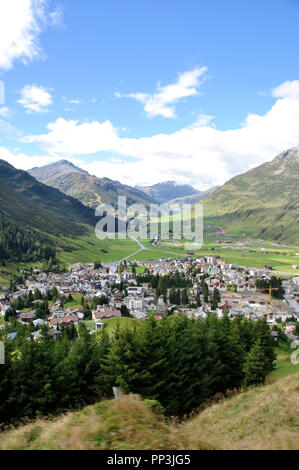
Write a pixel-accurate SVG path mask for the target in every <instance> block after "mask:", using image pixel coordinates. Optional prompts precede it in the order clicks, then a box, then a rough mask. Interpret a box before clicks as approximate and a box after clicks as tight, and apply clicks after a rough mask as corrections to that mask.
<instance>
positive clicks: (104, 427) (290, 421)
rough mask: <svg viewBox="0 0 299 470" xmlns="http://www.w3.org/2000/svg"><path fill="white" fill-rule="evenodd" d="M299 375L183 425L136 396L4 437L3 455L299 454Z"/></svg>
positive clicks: (0, 446)
mask: <svg viewBox="0 0 299 470" xmlns="http://www.w3.org/2000/svg"><path fill="white" fill-rule="evenodd" d="M298 407H299V373H296V374H293V375H290V376H287V377H284V378H281V379H279V380H277V381H275V382H274V383H271V384H269V385H265V386H261V387H257V388H252V389H250V390H248V391H245V392H242V393H240V394H238V395H235V396H232V397H231V398H226V399H223V400H221V401H220V402H218V403H215V404H214V405H212V406H209V407H207V408H206V409H205V410H204V411H202V412H201V413H199V414H197V415H194V417H193V418H191V419H190V420H189V421H186V422H184V423H182V424H176V423H174V422H171V421H170V422H169V421H168V422H166V421H165V420H164V418H163V416H162V415H161V414H159V412H157V411H154V410H153V408H151V407H150V406H149V404H148V403H147V402H146V401H142V400H141V399H140V398H138V397H137V396H135V395H129V396H125V397H123V398H122V399H121V400H109V401H103V402H100V403H98V404H96V405H91V406H88V407H85V408H83V409H82V410H81V411H79V412H71V413H68V414H65V415H63V416H62V417H59V418H56V419H53V420H37V421H35V422H34V423H31V424H27V425H26V426H23V427H20V428H17V429H13V430H10V431H6V432H3V433H2V434H1V439H0V449H64V450H66V449H77V450H79V449H136V450H138V449H273V450H274V449H297V450H298V449H299V416H298Z"/></svg>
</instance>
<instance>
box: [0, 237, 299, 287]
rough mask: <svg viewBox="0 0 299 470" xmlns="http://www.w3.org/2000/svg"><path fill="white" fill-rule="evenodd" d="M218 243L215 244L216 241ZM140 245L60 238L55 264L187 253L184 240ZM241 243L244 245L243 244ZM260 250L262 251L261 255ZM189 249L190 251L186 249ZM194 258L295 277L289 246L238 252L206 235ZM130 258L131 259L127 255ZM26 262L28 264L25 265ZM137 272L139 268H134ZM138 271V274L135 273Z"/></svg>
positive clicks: (262, 244) (254, 246) (4, 269)
mask: <svg viewBox="0 0 299 470" xmlns="http://www.w3.org/2000/svg"><path fill="white" fill-rule="evenodd" d="M215 238H216V240H217V239H218V240H221V241H220V242H218V243H216V240H215ZM141 242H142V244H143V245H144V246H145V247H146V248H148V249H147V250H142V251H139V252H138V253H137V254H134V253H135V252H137V251H138V250H139V248H140V247H139V245H138V244H137V243H136V241H134V240H132V239H130V238H127V239H125V240H118V239H117V238H116V239H104V240H99V239H98V238H97V237H96V236H95V234H94V232H93V231H90V232H89V233H88V234H87V235H85V236H83V237H80V238H77V239H70V238H66V237H65V238H63V239H62V240H61V247H60V248H58V251H57V259H58V261H59V262H60V263H61V264H63V265H65V266H66V267H68V266H69V265H71V264H73V263H76V262H81V263H93V262H95V261H101V262H103V263H109V262H112V261H120V260H121V259H123V258H126V257H128V256H129V258H128V260H129V261H134V260H136V261H139V262H140V261H145V260H155V259H160V258H174V257H177V256H186V254H187V251H186V250H185V249H184V243H185V242H186V240H180V243H181V245H180V246H179V247H178V246H174V245H173V244H172V243H171V242H169V243H167V244H165V245H163V246H159V247H153V246H152V245H151V240H149V239H147V240H141ZM230 243H231V244H232V245H238V243H239V242H238V241H233V240H232V241H231V242H230ZM243 243H244V242H243ZM260 248H264V250H265V252H261V251H260ZM190 250H192V248H190ZM193 251H194V255H195V256H204V255H213V254H218V255H220V256H221V257H222V258H224V259H225V260H226V261H227V262H228V263H237V264H239V265H241V266H249V267H256V268H263V267H264V266H265V265H266V264H271V265H273V268H274V270H276V271H279V272H280V273H283V274H297V275H299V270H296V269H293V268H292V265H293V264H295V265H297V266H298V265H299V247H298V246H292V245H275V244H274V243H273V242H272V243H271V242H269V241H264V240H263V241H259V240H249V241H248V242H247V244H246V243H244V245H243V246H242V247H241V249H235V248H228V243H225V242H224V240H223V236H221V235H219V236H218V237H215V236H206V237H205V241H204V244H203V247H202V248H201V249H194V250H193ZM130 255H132V256H130ZM31 264H32V266H34V267H40V266H41V264H40V263H31ZM29 265H30V263H28V266H29ZM17 266H18V263H16V262H6V266H0V283H5V284H7V282H8V280H9V278H10V277H11V276H12V274H13V273H15V272H16V268H17ZM138 269H139V271H140V269H142V268H138ZM139 271H138V272H139Z"/></svg>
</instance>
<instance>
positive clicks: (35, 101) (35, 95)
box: [18, 85, 53, 113]
mask: <svg viewBox="0 0 299 470" xmlns="http://www.w3.org/2000/svg"><path fill="white" fill-rule="evenodd" d="M18 103H20V104H21V105H22V106H24V108H25V109H26V111H27V112H28V113H32V112H35V113H43V112H47V108H48V106H50V104H52V103H53V101H52V97H51V95H50V93H49V92H48V91H47V90H46V89H45V88H43V87H41V86H37V85H25V86H24V88H23V89H22V91H21V99H20V100H18Z"/></svg>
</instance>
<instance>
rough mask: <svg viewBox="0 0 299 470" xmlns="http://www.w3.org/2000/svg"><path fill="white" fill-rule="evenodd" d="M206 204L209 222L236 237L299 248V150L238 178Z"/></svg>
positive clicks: (217, 191)
mask: <svg viewBox="0 0 299 470" xmlns="http://www.w3.org/2000/svg"><path fill="white" fill-rule="evenodd" d="M203 204H204V216H205V218H206V219H208V222H209V223H214V224H216V225H221V226H222V227H223V228H224V229H225V231H226V232H229V233H230V234H232V235H233V234H235V235H236V236H238V235H242V234H246V235H248V236H252V237H256V238H257V237H258V238H262V239H270V240H278V241H285V242H292V243H295V244H297V245H299V148H298V147H295V148H292V149H289V150H287V151H284V152H282V153H280V154H279V155H277V156H276V157H275V158H274V160H272V161H271V162H268V163H264V164H263V165H260V166H258V167H256V168H253V169H252V170H249V171H247V172H246V173H244V174H242V175H238V176H235V177H234V178H232V179H231V180H229V181H228V182H227V183H225V184H224V185H223V186H221V187H220V188H219V189H217V190H216V191H215V192H213V194H211V195H210V196H208V197H207V198H206V199H205V200H204V203H203Z"/></svg>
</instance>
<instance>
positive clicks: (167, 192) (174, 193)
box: [138, 181, 216, 205]
mask: <svg viewBox="0 0 299 470" xmlns="http://www.w3.org/2000/svg"><path fill="white" fill-rule="evenodd" d="M138 188H139V189H140V190H141V191H143V192H144V193H146V194H148V195H149V196H151V197H152V198H154V199H156V200H157V201H159V202H161V203H163V202H176V203H178V204H180V205H181V204H185V203H190V204H194V203H196V202H199V201H200V200H201V199H203V198H204V197H206V196H208V195H209V194H210V193H211V192H213V191H214V190H215V189H216V187H214V188H210V189H208V190H207V191H199V190H198V189H195V188H193V186H190V185H188V184H178V183H176V182H175V181H165V182H162V183H157V184H154V185H152V186H138Z"/></svg>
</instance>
